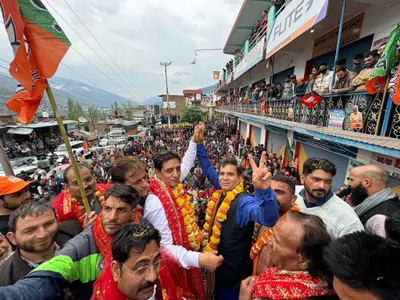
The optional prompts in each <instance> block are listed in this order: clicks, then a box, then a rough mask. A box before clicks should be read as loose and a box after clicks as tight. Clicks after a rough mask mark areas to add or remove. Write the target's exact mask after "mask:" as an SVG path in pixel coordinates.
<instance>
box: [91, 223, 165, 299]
mask: <svg viewBox="0 0 400 300" xmlns="http://www.w3.org/2000/svg"><path fill="white" fill-rule="evenodd" d="M160 240H161V237H160V233H159V232H158V231H157V229H155V228H154V226H153V225H151V224H150V223H147V222H144V223H143V224H126V225H124V226H123V227H122V229H121V231H120V232H119V233H118V234H117V235H116V236H115V238H114V240H113V243H112V262H111V263H110V265H109V267H107V268H105V269H104V270H103V272H102V273H101V275H100V277H99V278H98V279H97V280H96V282H95V284H94V293H93V295H92V298H91V299H92V300H103V299H112V300H120V299H124V300H125V299H130V300H147V299H155V298H154V297H155V288H156V281H157V278H159V275H160V269H161V265H162V264H165V260H163V257H162V256H161V252H160Z"/></svg>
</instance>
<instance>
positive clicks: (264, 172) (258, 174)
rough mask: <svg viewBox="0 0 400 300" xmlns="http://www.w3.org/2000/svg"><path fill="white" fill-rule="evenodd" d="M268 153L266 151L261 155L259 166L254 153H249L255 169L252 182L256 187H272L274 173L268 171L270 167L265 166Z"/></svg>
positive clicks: (251, 163) (261, 188)
mask: <svg viewBox="0 0 400 300" xmlns="http://www.w3.org/2000/svg"><path fill="white" fill-rule="evenodd" d="M266 155H267V153H266V152H265V151H264V152H263V153H262V155H261V159H260V164H259V166H256V163H255V162H254V159H253V155H251V154H250V155H249V162H250V166H251V168H252V170H253V177H252V182H253V186H254V188H255V189H259V190H266V189H268V188H270V187H271V177H272V174H271V173H270V172H268V169H265V168H264V162H265V158H266Z"/></svg>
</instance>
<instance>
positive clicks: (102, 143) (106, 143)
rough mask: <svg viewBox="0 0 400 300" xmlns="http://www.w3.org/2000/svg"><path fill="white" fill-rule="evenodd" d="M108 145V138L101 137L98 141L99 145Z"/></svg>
mask: <svg viewBox="0 0 400 300" xmlns="http://www.w3.org/2000/svg"><path fill="white" fill-rule="evenodd" d="M107 145H108V139H102V140H101V141H100V143H99V146H100V147H105V146H107Z"/></svg>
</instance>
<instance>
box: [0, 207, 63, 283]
mask: <svg viewBox="0 0 400 300" xmlns="http://www.w3.org/2000/svg"><path fill="white" fill-rule="evenodd" d="M9 224H10V232H8V233H7V238H8V239H9V240H10V241H11V243H13V244H14V245H15V246H17V250H16V251H15V252H14V254H13V255H12V256H11V257H10V258H9V259H8V260H7V261H6V262H5V263H4V264H3V265H2V266H1V267H0V274H2V275H1V277H0V286H7V285H10V284H14V283H15V282H17V281H18V280H19V279H21V278H22V277H24V276H25V275H27V274H28V273H29V272H30V271H32V270H33V269H34V268H36V267H37V266H39V265H40V264H41V263H43V262H45V261H48V260H49V259H51V258H52V257H53V256H54V253H55V251H56V250H58V246H57V244H56V243H55V239H56V235H57V231H58V225H57V218H56V214H55V211H54V208H53V207H52V206H51V204H50V203H49V202H47V201H46V202H45V201H28V202H26V203H24V204H22V205H21V206H20V207H19V208H17V209H16V210H15V211H14V212H13V213H12V214H11V216H10V221H9Z"/></svg>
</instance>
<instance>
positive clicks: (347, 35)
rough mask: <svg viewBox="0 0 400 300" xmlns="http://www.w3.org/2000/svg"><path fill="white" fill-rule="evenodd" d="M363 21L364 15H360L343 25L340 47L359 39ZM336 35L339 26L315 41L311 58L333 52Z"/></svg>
mask: <svg viewBox="0 0 400 300" xmlns="http://www.w3.org/2000/svg"><path fill="white" fill-rule="evenodd" d="M363 21H364V13H361V14H359V15H357V16H355V17H353V18H351V19H350V20H348V21H347V22H345V23H343V30H342V38H341V41H340V46H341V47H342V46H345V45H348V44H350V43H352V42H354V41H356V40H358V39H359V38H360V34H361V28H362V25H363ZM338 35H339V26H337V27H336V28H334V29H332V30H331V31H328V32H327V33H325V34H324V35H322V36H320V37H319V38H317V39H315V40H314V47H313V55H312V57H318V56H321V55H324V54H326V53H329V52H332V51H334V50H335V49H336V44H337V40H338Z"/></svg>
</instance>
